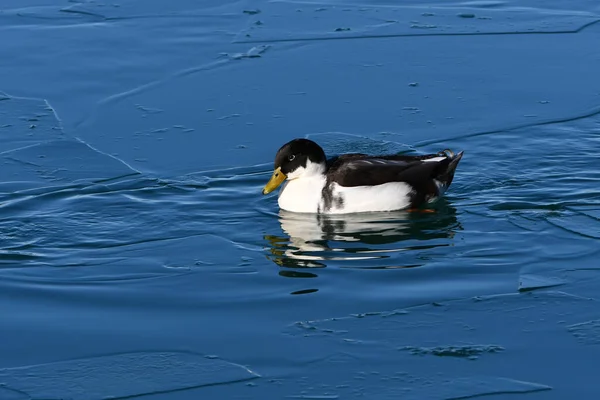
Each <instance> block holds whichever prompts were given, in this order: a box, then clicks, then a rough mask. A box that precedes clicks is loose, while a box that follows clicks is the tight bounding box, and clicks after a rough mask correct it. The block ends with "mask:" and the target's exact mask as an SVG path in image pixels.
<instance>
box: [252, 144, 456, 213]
mask: <svg viewBox="0 0 600 400" xmlns="http://www.w3.org/2000/svg"><path fill="white" fill-rule="evenodd" d="M462 155H463V152H462V151H461V152H460V153H458V154H454V153H453V152H452V151H450V150H444V151H441V152H439V153H436V154H426V155H420V156H408V155H394V154H389V155H367V154H359V153H352V154H342V155H339V156H336V157H332V158H329V159H327V157H326V156H325V152H324V151H323V149H322V148H321V146H319V145H318V144H317V143H315V142H313V141H312V140H308V139H294V140H292V141H290V142H288V143H286V144H284V145H283V146H282V147H281V148H280V149H279V151H277V154H276V156H275V165H274V171H273V175H272V176H271V179H270V180H269V182H268V183H267V184H266V185H265V187H264V189H263V194H268V193H270V192H272V191H273V190H275V189H277V188H278V187H279V186H280V185H281V184H282V183H283V182H284V181H286V182H285V184H284V186H283V187H282V189H281V191H280V192H279V198H278V203H279V207H280V208H281V209H283V210H287V211H291V212H298V213H317V214H346V213H358V212H373V211H395V210H403V209H416V208H419V207H421V206H423V205H425V204H427V203H432V202H434V201H435V200H437V199H438V198H439V197H440V196H442V195H443V194H444V192H445V191H446V190H447V189H448V187H449V186H450V184H451V183H452V179H453V178H454V171H455V170H456V167H457V166H458V163H459V161H460V159H461V158H462Z"/></svg>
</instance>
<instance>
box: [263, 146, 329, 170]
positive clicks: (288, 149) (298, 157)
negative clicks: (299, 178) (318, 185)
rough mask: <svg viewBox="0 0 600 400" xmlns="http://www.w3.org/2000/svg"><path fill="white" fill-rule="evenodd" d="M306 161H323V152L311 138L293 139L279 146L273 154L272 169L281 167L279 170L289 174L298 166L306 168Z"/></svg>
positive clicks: (317, 162) (324, 159) (318, 162)
mask: <svg viewBox="0 0 600 400" xmlns="http://www.w3.org/2000/svg"><path fill="white" fill-rule="evenodd" d="M308 161H310V162H312V163H316V164H320V163H324V162H325V161H326V158H325V152H324V151H323V149H322V148H321V146H319V145H318V144H316V143H315V142H313V141H312V140H308V139H294V140H292V141H291V142H287V143H286V144H284V145H283V146H281V148H280V149H279V151H278V152H277V155H276V156H275V165H274V167H275V168H274V169H277V168H281V172H283V173H284V174H286V175H289V174H290V173H292V172H294V171H295V170H296V169H298V168H300V167H304V168H306V166H307V163H308Z"/></svg>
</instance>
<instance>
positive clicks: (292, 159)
mask: <svg viewBox="0 0 600 400" xmlns="http://www.w3.org/2000/svg"><path fill="white" fill-rule="evenodd" d="M294 158H296V156H295V155H294V154H292V155H291V156H288V161H294Z"/></svg>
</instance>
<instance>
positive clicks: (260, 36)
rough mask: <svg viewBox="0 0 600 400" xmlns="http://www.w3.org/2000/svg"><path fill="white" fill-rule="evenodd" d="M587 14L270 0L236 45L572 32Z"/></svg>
mask: <svg viewBox="0 0 600 400" xmlns="http://www.w3.org/2000/svg"><path fill="white" fill-rule="evenodd" d="M599 19H600V18H599V17H598V16H597V15H595V14H593V13H587V12H575V11H571V12H565V11H563V12H560V13H559V12H555V11H549V10H543V9H533V8H522V7H519V8H517V7H514V8H506V7H503V8H487V9H485V11H481V10H477V12H476V13H474V12H473V8H471V7H469V6H466V5H465V6H460V5H459V6H454V7H439V6H438V7H436V6H428V7H414V6H413V7H396V6H367V5H360V6H358V5H346V6H343V7H342V6H336V5H331V4H306V3H301V2H286V1H281V2H272V3H269V5H268V7H265V8H264V9H261V13H260V14H259V15H255V16H253V17H251V18H250V24H249V26H248V27H247V29H245V30H244V31H242V32H241V33H240V34H239V35H238V37H237V41H238V42H278V41H296V40H326V39H340V38H376V37H394V36H423V35H483V34H529V33H571V32H577V31H579V30H581V29H583V28H584V27H585V26H587V25H589V24H591V23H594V22H596V21H598V20H599Z"/></svg>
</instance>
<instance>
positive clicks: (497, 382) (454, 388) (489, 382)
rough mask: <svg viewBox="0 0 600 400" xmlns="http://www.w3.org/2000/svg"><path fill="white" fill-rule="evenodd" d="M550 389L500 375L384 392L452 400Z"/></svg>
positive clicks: (411, 398)
mask: <svg viewBox="0 0 600 400" xmlns="http://www.w3.org/2000/svg"><path fill="white" fill-rule="evenodd" d="M551 389H552V387H551V386H547V385H542V384H539V383H534V382H526V381H520V380H515V379H509V378H504V377H497V376H473V377H468V378H462V377H461V378H446V379H440V378H434V379H432V380H431V381H425V382H423V384H422V386H420V387H417V388H394V387H388V388H385V389H382V390H381V392H380V395H381V396H384V397H377V398H384V399H398V398H401V399H406V400H450V399H471V398H475V397H480V396H488V395H492V394H509V393H514V394H516V393H533V392H540V391H545V390H551Z"/></svg>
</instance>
